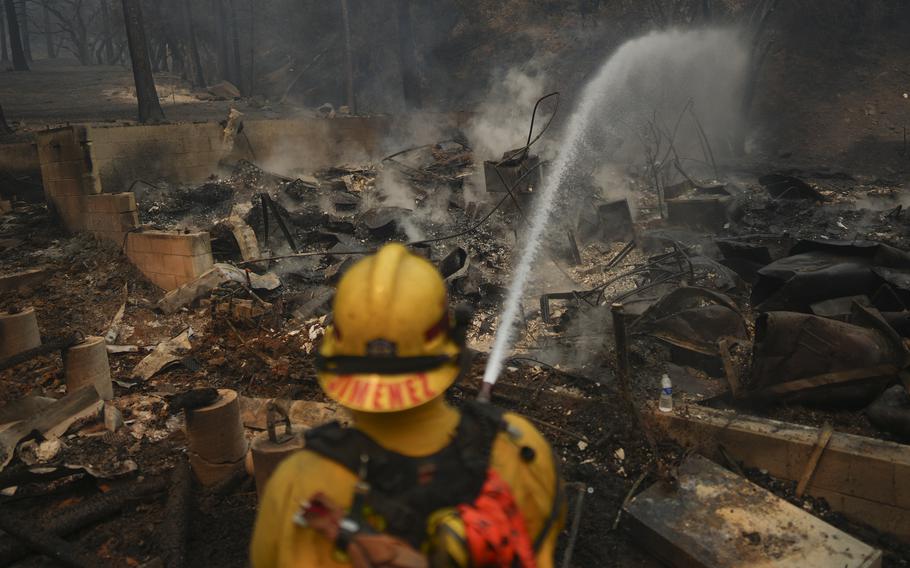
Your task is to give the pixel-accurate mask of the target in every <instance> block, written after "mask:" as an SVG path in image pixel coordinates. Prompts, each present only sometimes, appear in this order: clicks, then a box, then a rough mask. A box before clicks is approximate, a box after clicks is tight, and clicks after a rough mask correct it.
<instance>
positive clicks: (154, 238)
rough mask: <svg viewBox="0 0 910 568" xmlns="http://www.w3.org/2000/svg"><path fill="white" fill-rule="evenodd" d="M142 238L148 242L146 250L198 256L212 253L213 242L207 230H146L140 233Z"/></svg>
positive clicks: (144, 245)
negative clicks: (183, 231) (184, 231)
mask: <svg viewBox="0 0 910 568" xmlns="http://www.w3.org/2000/svg"><path fill="white" fill-rule="evenodd" d="M138 235H139V238H140V239H144V240H145V241H146V242H145V244H143V245H142V246H143V248H144V250H147V251H149V252H157V253H159V254H174V255H178V256H198V255H201V254H207V253H208V254H210V253H211V252H212V243H211V239H210V237H209V234H208V233H207V232H198V233H169V232H166V231H144V232H142V233H138Z"/></svg>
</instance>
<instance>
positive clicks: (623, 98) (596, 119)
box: [478, 30, 747, 400]
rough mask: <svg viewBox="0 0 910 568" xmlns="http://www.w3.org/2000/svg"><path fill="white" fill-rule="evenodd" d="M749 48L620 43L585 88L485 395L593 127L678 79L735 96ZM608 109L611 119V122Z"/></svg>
mask: <svg viewBox="0 0 910 568" xmlns="http://www.w3.org/2000/svg"><path fill="white" fill-rule="evenodd" d="M744 53H745V52H744V51H743V50H741V49H739V43H738V41H737V40H736V37H735V35H734V34H732V33H731V32H729V31H719V30H711V31H698V32H678V31H671V32H659V33H653V34H649V35H647V36H644V37H641V38H639V39H637V40H633V41H630V42H627V43H626V44H624V45H623V46H622V47H620V48H619V50H618V51H617V52H616V53H614V54H613V55H612V56H611V57H610V58H609V59H608V60H607V61H606V62H605V63H604V64H603V66H602V67H601V68H600V70H599V71H598V72H597V74H596V75H595V76H594V78H593V79H592V80H591V81H590V82H589V83H588V84H587V85H586V86H585V89H584V91H583V92H582V96H581V98H580V99H579V106H578V108H577V110H575V112H574V113H573V114H572V116H571V118H570V119H569V123H568V126H567V128H566V130H565V133H564V135H563V141H562V144H561V145H560V147H559V155H558V156H557V158H556V160H555V161H554V163H553V165H552V169H551V170H550V172H549V175H547V176H546V179H545V180H544V183H543V185H542V189H541V191H540V192H539V193H538V195H537V198H536V200H535V202H534V211H533V212H532V214H531V216H530V218H529V228H528V232H527V234H526V236H525V239H524V242H525V246H524V249H523V250H522V251H521V256H520V257H519V261H518V264H517V266H516V268H515V272H514V275H513V279H512V282H511V284H510V285H509V289H508V292H507V295H506V300H505V303H504V305H503V312H502V315H501V317H500V320H499V327H498V329H497V330H496V337H495V339H494V341H493V347H492V349H491V351H490V357H489V359H488V360H487V367H486V369H485V371H484V377H483V385H482V387H481V389H480V394H479V397H478V398H480V399H481V400H489V396H490V392H491V390H492V388H493V385H494V384H496V381H497V379H498V377H499V374H500V372H501V371H502V367H503V364H504V361H505V359H506V357H507V356H508V353H509V350H510V349H511V347H512V341H513V336H514V334H515V324H516V320H517V319H518V317H519V315H520V309H521V300H522V297H523V295H524V292H525V288H526V285H527V281H528V279H529V278H530V276H531V270H532V267H533V266H534V262H535V260H536V259H537V253H538V251H539V249H540V245H541V240H542V237H543V234H544V230H545V229H546V226H547V223H548V221H549V219H550V213H551V211H552V209H553V205H554V202H555V200H556V197H557V196H558V195H559V193H560V191H561V189H562V186H563V185H564V184H565V182H566V178H567V174H568V173H569V172H570V171H571V170H572V169H573V167H574V166H576V165H577V162H578V161H579V153H580V152H581V151H582V149H583V148H585V144H586V142H587V138H588V135H589V133H590V132H591V130H592V128H593V127H600V128H613V127H615V126H616V125H621V124H622V123H623V121H625V120H626V119H628V118H630V117H634V116H636V115H637V114H641V113H642V112H645V111H647V112H649V113H651V112H654V109H653V108H652V109H647V108H643V107H644V105H645V104H646V101H647V100H649V97H648V95H651V94H653V93H658V94H661V93H664V94H665V93H667V92H668V91H667V89H668V88H669V86H670V85H673V86H675V87H676V88H675V90H673V91H672V92H671V95H673V96H685V97H687V98H689V97H694V98H697V99H699V100H712V99H711V96H712V95H713V96H718V95H717V93H721V95H722V96H723V97H726V98H729V99H730V100H733V98H731V97H729V96H728V94H729V93H735V92H738V91H737V89H738V86H739V85H740V84H741V79H742V76H743V75H744V70H745V68H746V66H745V62H746V61H747V59H746V58H745V56H744ZM711 61H714V62H716V65H715V66H713V67H712V66H711V65H709V64H708V63H706V62H711ZM721 64H723V65H725V67H723V66H722V65H721ZM693 69H694V70H696V71H697V72H693V71H692V70H693ZM705 69H711V70H712V71H711V72H710V73H711V75H710V77H709V78H711V79H713V80H703V79H704V78H705V77H704V75H703V74H704V73H706V71H705ZM718 69H723V70H724V71H723V72H721V71H719V70H718ZM724 81H726V83H725V82H724ZM658 100H659V99H658ZM724 100H726V99H724ZM623 103H625V106H623ZM717 106H718V105H715V107H717ZM604 115H606V117H609V120H608V122H606V123H604V118H605V116H604ZM592 125H593V126H592Z"/></svg>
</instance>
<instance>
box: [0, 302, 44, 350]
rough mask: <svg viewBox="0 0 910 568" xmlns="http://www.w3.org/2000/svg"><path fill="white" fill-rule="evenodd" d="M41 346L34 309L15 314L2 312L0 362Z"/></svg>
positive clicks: (26, 309) (0, 322)
mask: <svg viewBox="0 0 910 568" xmlns="http://www.w3.org/2000/svg"><path fill="white" fill-rule="evenodd" d="M40 346H41V333H40V332H39V330H38V318H37V317H36V315H35V310H34V308H25V309H24V310H22V311H21V312H17V313H14V314H11V313H7V312H0V360H2V359H7V358H9V357H12V356H13V355H17V354H19V353H22V352H23V351H28V350H29V349H34V348H35V347H40Z"/></svg>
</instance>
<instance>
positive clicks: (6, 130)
mask: <svg viewBox="0 0 910 568" xmlns="http://www.w3.org/2000/svg"><path fill="white" fill-rule="evenodd" d="M12 133H13V129H12V127H11V126H10V125H9V123H7V122H6V116H5V115H4V114H3V105H0V136H8V135H10V134H12Z"/></svg>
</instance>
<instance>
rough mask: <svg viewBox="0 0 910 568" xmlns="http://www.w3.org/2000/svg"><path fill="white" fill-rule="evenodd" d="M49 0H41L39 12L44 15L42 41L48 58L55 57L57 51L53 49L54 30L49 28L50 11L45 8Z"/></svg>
mask: <svg viewBox="0 0 910 568" xmlns="http://www.w3.org/2000/svg"><path fill="white" fill-rule="evenodd" d="M49 1H50V0H41V13H42V16H43V17H44V42H45V49H46V50H47V56H48V58H49V59H54V58H56V57H57V51H56V49H54V30H53V29H52V28H51V12H50V10H48V9H47V3H48V2H49Z"/></svg>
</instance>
